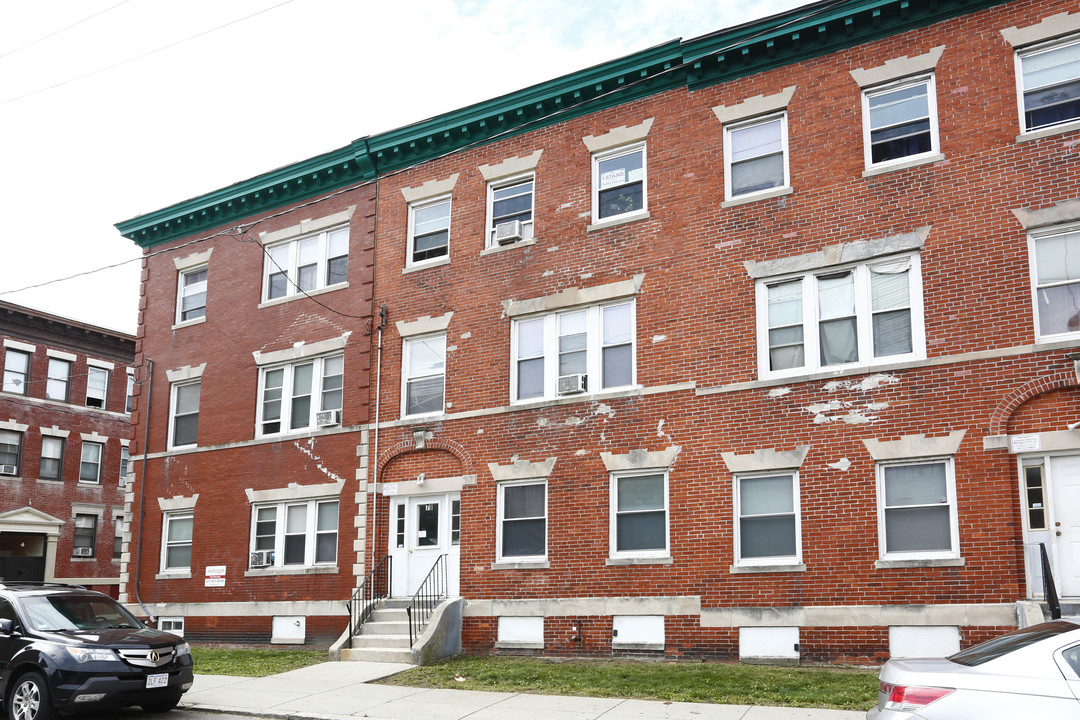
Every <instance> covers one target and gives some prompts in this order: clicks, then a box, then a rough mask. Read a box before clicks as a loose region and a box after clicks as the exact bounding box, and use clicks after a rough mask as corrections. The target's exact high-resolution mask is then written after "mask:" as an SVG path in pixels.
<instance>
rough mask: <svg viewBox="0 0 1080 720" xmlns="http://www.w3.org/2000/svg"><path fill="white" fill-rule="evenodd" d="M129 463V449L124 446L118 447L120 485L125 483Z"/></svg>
mask: <svg viewBox="0 0 1080 720" xmlns="http://www.w3.org/2000/svg"><path fill="white" fill-rule="evenodd" d="M130 464H131V451H130V450H128V449H127V447H126V446H123V447H121V448H120V486H121V487H123V486H124V485H126V484H127V476H128V466H129V465H130Z"/></svg>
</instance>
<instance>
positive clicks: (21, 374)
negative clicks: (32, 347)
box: [4, 348, 30, 395]
mask: <svg viewBox="0 0 1080 720" xmlns="http://www.w3.org/2000/svg"><path fill="white" fill-rule="evenodd" d="M29 379H30V353H25V352H22V351H20V350H12V349H11V348H8V349H7V352H6V353H5V354H4V392H9V393H17V394H19V395H25V394H26V383H27V381H28V380H29Z"/></svg>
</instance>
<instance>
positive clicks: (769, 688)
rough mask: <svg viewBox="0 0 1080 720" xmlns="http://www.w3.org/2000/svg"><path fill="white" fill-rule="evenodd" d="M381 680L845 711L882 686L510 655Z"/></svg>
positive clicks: (837, 670)
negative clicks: (511, 656) (514, 656)
mask: <svg viewBox="0 0 1080 720" xmlns="http://www.w3.org/2000/svg"><path fill="white" fill-rule="evenodd" d="M380 682H382V683H385V684H389V685H408V686H414V687H425V688H456V689H463V690H493V691H500V692H532V693H540V694H546V695H584V696H589V697H621V698H638V699H642V700H670V701H673V702H707V703H727V704H733V705H778V706H789V707H807V708H834V709H839V710H866V709H868V708H870V707H873V706H874V705H875V704H876V703H877V686H878V681H877V672H876V671H874V670H869V669H862V668H841V667H798V668H782V667H768V666H762V665H739V664H733V663H690V662H620V661H612V660H561V661H560V660H543V659H537V658H510V657H461V658H454V659H452V660H448V661H445V662H441V663H438V664H436V665H429V666H426V667H419V668H415V669H413V670H407V671H405V672H403V673H399V674H398V675H394V676H393V677H390V678H386V679H384V680H381V681H380Z"/></svg>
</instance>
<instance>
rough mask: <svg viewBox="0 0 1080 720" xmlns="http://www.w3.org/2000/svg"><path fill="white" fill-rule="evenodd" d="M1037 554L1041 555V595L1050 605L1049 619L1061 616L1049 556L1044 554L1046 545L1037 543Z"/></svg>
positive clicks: (1059, 602) (1056, 618)
mask: <svg viewBox="0 0 1080 720" xmlns="http://www.w3.org/2000/svg"><path fill="white" fill-rule="evenodd" d="M1039 555H1041V556H1042V573H1043V597H1045V598H1046V604H1047V605H1049V606H1050V619H1051V620H1058V619H1060V618H1061V601H1060V600H1058V594H1057V586H1056V585H1055V584H1054V573H1053V571H1052V570H1051V569H1050V557H1049V556H1048V555H1047V554H1046V545H1045V544H1043V543H1039Z"/></svg>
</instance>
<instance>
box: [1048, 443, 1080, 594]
mask: <svg viewBox="0 0 1080 720" xmlns="http://www.w3.org/2000/svg"><path fill="white" fill-rule="evenodd" d="M1050 482H1051V484H1052V490H1053V493H1054V494H1053V501H1054V527H1053V528H1051V530H1052V531H1053V535H1052V537H1053V540H1054V555H1055V560H1056V563H1055V564H1056V570H1057V574H1058V577H1057V578H1055V579H1056V580H1057V586H1058V593H1059V594H1060V595H1061V596H1062V597H1069V598H1076V597H1080V456H1072V457H1058V458H1051V460H1050Z"/></svg>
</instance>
